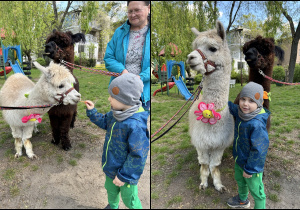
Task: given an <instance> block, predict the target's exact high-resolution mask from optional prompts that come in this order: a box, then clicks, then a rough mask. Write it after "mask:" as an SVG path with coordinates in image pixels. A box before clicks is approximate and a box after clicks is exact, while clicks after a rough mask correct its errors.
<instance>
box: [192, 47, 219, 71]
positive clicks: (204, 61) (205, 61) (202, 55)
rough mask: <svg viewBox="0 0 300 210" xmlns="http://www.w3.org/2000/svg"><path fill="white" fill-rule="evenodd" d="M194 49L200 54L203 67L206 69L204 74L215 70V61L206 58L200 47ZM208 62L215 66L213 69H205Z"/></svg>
mask: <svg viewBox="0 0 300 210" xmlns="http://www.w3.org/2000/svg"><path fill="white" fill-rule="evenodd" d="M196 50H197V51H198V53H199V54H200V55H201V57H202V59H203V63H204V67H205V70H206V72H205V75H210V74H211V73H213V72H214V71H215V70H216V64H215V62H213V61H210V60H208V59H207V57H206V56H205V55H204V53H203V52H202V51H201V50H200V49H196ZM208 64H209V65H211V66H213V67H215V69H214V70H212V71H210V72H209V71H208V70H207V65H208Z"/></svg>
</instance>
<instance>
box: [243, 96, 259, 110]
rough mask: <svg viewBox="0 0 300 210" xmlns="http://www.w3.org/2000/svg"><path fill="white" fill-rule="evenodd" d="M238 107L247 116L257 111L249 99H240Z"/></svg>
mask: <svg viewBox="0 0 300 210" xmlns="http://www.w3.org/2000/svg"><path fill="white" fill-rule="evenodd" d="M239 106H240V109H241V110H242V112H243V113H245V114H249V113H251V112H253V111H255V110H256V109H257V104H256V103H255V101H253V99H251V98H249V97H241V98H240V100H239Z"/></svg>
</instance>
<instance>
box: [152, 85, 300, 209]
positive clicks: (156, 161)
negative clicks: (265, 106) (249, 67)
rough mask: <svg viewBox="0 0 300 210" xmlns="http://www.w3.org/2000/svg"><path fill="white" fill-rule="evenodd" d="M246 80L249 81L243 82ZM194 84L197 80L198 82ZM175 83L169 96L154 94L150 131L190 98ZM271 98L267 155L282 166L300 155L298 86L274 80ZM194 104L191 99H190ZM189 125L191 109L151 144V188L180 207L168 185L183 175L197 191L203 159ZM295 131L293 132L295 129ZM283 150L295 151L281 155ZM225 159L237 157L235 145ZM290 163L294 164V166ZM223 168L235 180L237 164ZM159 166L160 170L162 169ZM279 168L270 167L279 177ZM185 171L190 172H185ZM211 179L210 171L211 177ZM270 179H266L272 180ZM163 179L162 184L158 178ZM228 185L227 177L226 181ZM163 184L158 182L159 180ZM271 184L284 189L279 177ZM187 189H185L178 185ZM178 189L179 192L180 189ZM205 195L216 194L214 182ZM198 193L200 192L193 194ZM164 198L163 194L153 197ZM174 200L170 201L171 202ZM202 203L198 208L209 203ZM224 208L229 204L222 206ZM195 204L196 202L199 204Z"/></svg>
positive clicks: (234, 92)
mask: <svg viewBox="0 0 300 210" xmlns="http://www.w3.org/2000/svg"><path fill="white" fill-rule="evenodd" d="M244 85H245V84H244ZM194 88H196V86H194ZM157 89H160V84H156V85H152V86H151V94H153V92H154V91H155V90H157ZM241 89H242V87H241V85H240V84H236V86H235V88H230V93H229V100H230V101H234V100H235V98H236V96H237V95H238V93H239V92H240V91H241ZM177 91H178V90H177V87H176V86H174V87H173V88H172V89H171V90H170V95H169V96H168V95H167V93H166V92H163V94H162V93H157V94H156V96H154V97H152V102H151V135H152V134H153V133H154V132H155V131H157V130H158V129H159V128H160V127H161V126H162V125H164V124H165V123H166V122H167V121H168V120H169V119H170V118H171V117H172V116H173V115H174V114H175V113H176V112H177V111H178V110H179V108H180V107H182V105H183V104H184V103H185V102H186V100H185V99H184V98H183V96H181V95H180V94H178V92H177ZM271 92H272V101H271V102H270V111H271V129H270V132H269V140H270V148H272V149H269V152H268V155H267V160H268V161H270V162H272V163H276V165H277V167H280V166H283V167H284V168H286V167H290V166H292V165H293V164H294V163H295V162H296V161H297V160H298V158H299V155H300V147H299V146H300V122H299V119H300V112H299V110H300V101H299V94H300V86H280V87H278V86H276V85H275V84H271ZM188 104H190V103H188ZM186 109H187V106H186V107H185V108H183V110H182V111H181V112H179V114H178V116H176V117H175V118H174V119H173V120H172V121H171V122H170V123H169V125H167V126H166V127H165V128H164V129H163V130H162V131H161V132H159V133H158V134H157V135H156V136H155V137H153V138H152V140H153V139H155V138H156V137H158V136H159V135H160V134H161V133H163V132H164V131H165V130H166V129H167V128H169V127H170V126H171V125H172V124H173V123H174V122H175V121H176V120H177V119H178V118H179V116H181V114H182V113H183V112H184V111H185V110H186ZM188 132H189V125H188V112H187V114H186V115H185V116H184V117H183V118H182V119H181V120H180V121H179V122H178V123H177V124H176V125H175V126H174V127H173V128H172V129H171V130H170V131H169V132H168V133H167V134H165V135H164V136H163V137H161V138H160V139H159V140H157V141H155V142H154V143H152V144H151V170H152V171H153V172H154V174H152V176H151V183H154V184H155V185H154V187H153V188H151V193H153V194H154V195H160V194H161V193H164V194H166V196H169V197H170V196H171V197H173V199H171V200H164V201H163V202H164V203H165V204H166V205H167V206H169V205H172V204H173V207H175V208H179V207H180V205H176V204H175V203H177V202H174V200H176V199H174V197H175V196H176V195H174V194H176V193H175V192H172V191H169V187H170V185H173V184H176V185H178V184H179V183H177V182H176V180H177V179H178V178H179V177H182V176H184V177H185V182H184V183H183V184H184V187H183V188H182V189H185V190H187V191H191V192H194V193H195V192H199V189H198V186H199V184H200V179H199V171H200V170H199V169H200V167H199V165H198V159H197V152H196V150H195V148H194V147H193V145H192V144H191V142H190V136H189V133H188ZM292 133H294V134H293V136H291V134H292ZM282 152H284V153H288V154H292V158H291V156H290V155H282ZM222 161H227V162H228V161H229V162H232V163H233V162H234V161H233V160H232V147H230V148H227V149H226V150H225V151H224V155H223V158H222ZM291 168H292V167H291ZM220 170H221V177H222V176H228V177H231V179H232V180H233V181H234V168H233V167H226V166H224V167H223V168H221V169H220ZM158 171H159V172H158ZM280 171H281V168H274V169H273V172H272V173H270V176H272V177H273V178H274V179H275V178H278V177H281V176H282V173H281V172H280ZM186 174H188V175H187V176H186ZM210 179H211V177H210ZM268 181H269V180H265V182H268ZM159 183H160V184H159ZM223 184H224V185H225V183H223ZM158 185H159V186H160V187H157V186H158ZM272 186H273V189H274V190H276V191H277V192H278V193H280V192H281V191H280V189H281V187H280V185H279V184H278V183H276V182H275V183H273V184H272ZM226 187H229V188H230V190H231V191H236V190H237V188H236V186H226ZM180 192H183V191H180ZM177 193H178V192H177ZM203 193H204V194H203V195H205V196H214V195H215V194H214V193H215V189H214V188H213V186H210V185H209V187H208V188H207V189H206V190H205V191H204V192H203ZM194 195H195V196H197V195H199V193H196V194H194ZM155 199H159V200H160V201H159V202H160V203H161V202H162V199H163V198H162V197H159V198H155ZM269 199H270V200H272V201H274V202H277V201H279V199H278V198H277V195H275V194H273V195H272V194H271V195H270V196H269ZM211 202H213V203H214V204H220V203H222V202H221V201H220V200H219V199H218V198H214V199H213V200H211ZM170 203H172V204H170ZM206 206H207V205H206V204H205V203H204V204H203V205H201V206H197V208H199V207H200V208H201V207H206ZM223 207H224V208H226V205H224V206H223ZM195 208H196V207H195Z"/></svg>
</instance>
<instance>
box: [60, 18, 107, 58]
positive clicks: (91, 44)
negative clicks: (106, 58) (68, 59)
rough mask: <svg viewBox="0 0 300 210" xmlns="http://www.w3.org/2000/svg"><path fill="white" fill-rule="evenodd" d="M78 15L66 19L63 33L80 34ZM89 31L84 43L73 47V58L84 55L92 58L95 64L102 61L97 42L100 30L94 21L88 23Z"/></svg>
mask: <svg viewBox="0 0 300 210" xmlns="http://www.w3.org/2000/svg"><path fill="white" fill-rule="evenodd" d="M78 16H79V14H78V13H71V14H69V15H68V16H67V17H66V21H65V22H64V24H63V31H71V32H72V33H73V34H76V33H82V30H81V27H80V25H79V17H78ZM89 25H90V27H91V31H90V32H89V33H88V34H85V39H86V42H85V43H83V42H78V43H75V45H74V54H75V56H78V57H79V56H80V53H84V55H85V57H86V58H94V59H96V61H97V63H100V61H101V60H103V56H102V53H101V52H100V54H99V41H98V37H99V34H100V31H101V30H102V29H101V28H100V26H99V25H97V24H96V22H95V21H92V22H90V23H89Z"/></svg>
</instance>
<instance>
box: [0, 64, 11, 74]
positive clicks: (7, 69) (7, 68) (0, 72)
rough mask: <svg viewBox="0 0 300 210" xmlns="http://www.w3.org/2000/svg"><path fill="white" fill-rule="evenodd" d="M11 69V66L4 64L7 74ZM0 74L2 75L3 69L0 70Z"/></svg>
mask: <svg viewBox="0 0 300 210" xmlns="http://www.w3.org/2000/svg"><path fill="white" fill-rule="evenodd" d="M11 70H12V68H11V66H6V67H5V72H6V74H9V72H11ZM0 76H4V71H3V70H2V71H0Z"/></svg>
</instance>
